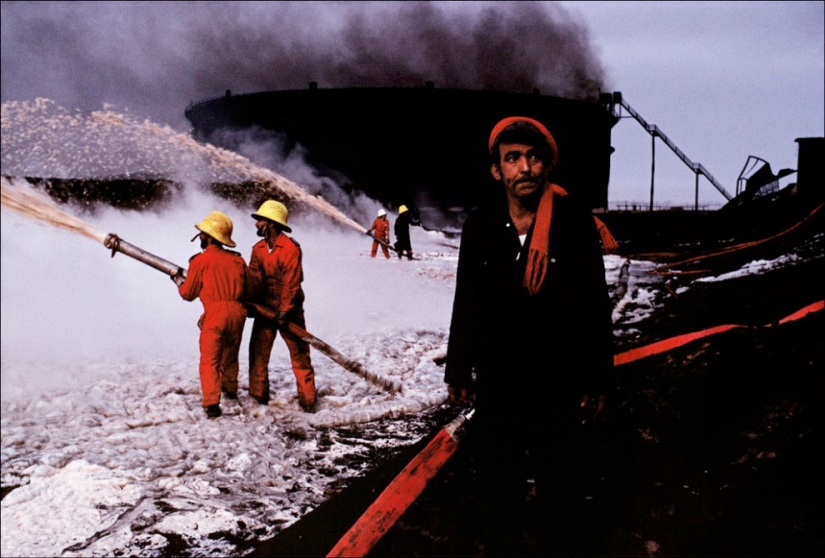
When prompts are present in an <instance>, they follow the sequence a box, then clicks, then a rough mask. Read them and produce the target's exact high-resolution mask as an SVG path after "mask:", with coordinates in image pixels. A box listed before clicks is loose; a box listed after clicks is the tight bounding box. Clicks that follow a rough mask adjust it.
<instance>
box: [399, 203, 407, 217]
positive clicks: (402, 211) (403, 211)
mask: <svg viewBox="0 0 825 558" xmlns="http://www.w3.org/2000/svg"><path fill="white" fill-rule="evenodd" d="M407 211H409V210H408V209H407V206H406V205H402V206H401V207H399V208H398V214H399V215H401V214H402V213H405V212H407Z"/></svg>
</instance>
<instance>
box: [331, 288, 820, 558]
mask: <svg viewBox="0 0 825 558" xmlns="http://www.w3.org/2000/svg"><path fill="white" fill-rule="evenodd" d="M823 309H825V300H819V301H817V302H814V303H812V304H809V305H807V306H805V307H803V308H801V309H799V310H797V311H796V312H793V313H792V314H789V315H788V316H786V317H784V318H782V319H781V320H779V321H778V322H775V323H776V324H777V325H781V324H785V323H788V322H791V321H795V320H798V319H800V318H803V317H805V316H807V315H808V314H811V313H813V312H819V311H821V310H823ZM772 325H774V324H773V323H769V324H766V325H765V326H763V327H771V326H772ZM747 327H749V326H744V325H738V324H728V325H721V326H716V327H712V328H708V329H704V330H701V331H697V332H693V333H686V334H684V335H678V336H676V337H671V338H670V339H665V340H663V341H658V342H656V343H651V344H650V345H645V346H644V347H637V348H635V349H631V350H629V351H624V352H621V353H618V354H616V355H614V357H613V364H614V365H615V366H620V365H622V364H627V363H629V362H633V361H635V360H639V359H642V358H645V357H648V356H651V355H655V354H659V353H663V352H666V351H669V350H672V349H675V348H677V347H681V346H683V345H686V344H687V343H690V342H691V341H695V340H697V339H702V338H704V337H709V336H711V335H715V334H717V333H722V332H725V331H730V330H732V329H737V328H747ZM472 416H473V411H472V410H470V411H469V412H467V411H465V412H463V413H462V414H459V416H458V417H456V419H454V420H453V421H452V422H450V423H449V424H448V425H447V426H445V427H444V428H442V429H441V430H440V431H439V432H438V433H437V434H436V435H435V437H434V438H433V439H432V441H431V442H430V443H429V444H427V446H426V447H425V448H424V449H423V450H422V451H421V452H420V453H418V455H416V456H415V457H414V458H413V459H412V461H410V462H409V464H408V465H407V466H406V467H405V468H404V469H403V470H402V471H401V472H400V473H399V474H398V475H397V476H396V477H395V478H394V479H393V480H392V481H391V482H390V484H389V485H388V486H387V487H386V488H385V489H384V491H383V492H382V493H381V494H380V495H379V496H378V498H377V499H376V500H375V501H374V502H373V503H372V504H371V505H370V506H369V508H367V510H366V511H365V512H364V514H363V515H361V517H360V518H358V520H357V521H356V522H355V524H354V525H353V526H352V527H351V528H350V529H349V530H348V531H347V532H346V533H345V534H344V536H343V537H341V539H340V540H339V541H338V543H337V544H336V545H335V546H334V547H333V548H332V550H330V551H329V553H328V554H327V557H337V556H366V555H367V554H368V553H369V552H370V550H372V548H373V547H374V546H375V545H376V544H378V541H380V540H381V538H382V537H383V536H384V535H385V534H386V533H387V532H388V531H389V530H390V528H391V527H392V526H393V525H394V524H395V522H396V521H397V520H398V519H399V518H400V517H401V516H402V515H403V513H404V512H405V511H406V509H407V508H408V507H409V506H410V505H411V504H412V503H413V502H414V501H415V500H416V498H418V496H419V495H420V494H421V493H422V492H423V491H424V488H425V487H426V484H427V483H428V482H429V481H430V480H431V479H432V478H433V477H435V475H436V474H437V473H438V471H439V470H440V469H441V467H443V466H444V464H445V463H446V462H447V461H448V460H449V459H450V457H452V455H453V454H454V453H455V452H456V450H457V449H458V443H459V440H460V437H461V433H463V432H464V430H465V429H466V427H467V422H468V421H469V420H470V419H471V418H472Z"/></svg>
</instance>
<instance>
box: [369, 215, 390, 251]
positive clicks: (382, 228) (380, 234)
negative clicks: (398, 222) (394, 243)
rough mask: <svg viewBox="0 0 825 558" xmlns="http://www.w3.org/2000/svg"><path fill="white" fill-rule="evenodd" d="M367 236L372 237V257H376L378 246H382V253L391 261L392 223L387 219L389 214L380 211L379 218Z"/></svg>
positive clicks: (373, 223)
mask: <svg viewBox="0 0 825 558" xmlns="http://www.w3.org/2000/svg"><path fill="white" fill-rule="evenodd" d="M367 234H368V235H370V236H372V237H373V239H372V250H371V251H370V257H373V258H374V257H375V256H376V254H378V246H379V245H381V251H382V252H384V257H385V258H387V259H389V257H390V251H389V248H388V246H389V245H390V222H389V220H388V219H387V212H386V211H384V210H383V209H379V210H378V216H377V217H376V218H375V221H373V222H372V227H370V229H369V230H368V231H367Z"/></svg>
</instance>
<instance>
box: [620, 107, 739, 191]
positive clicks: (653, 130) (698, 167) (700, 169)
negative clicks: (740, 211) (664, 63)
mask: <svg viewBox="0 0 825 558" xmlns="http://www.w3.org/2000/svg"><path fill="white" fill-rule="evenodd" d="M619 103H620V104H621V106H623V107H624V108H625V110H627V112H629V113H630V115H631V116H632V117H633V118H635V119H636V121H637V122H638V123H639V124H641V125H642V128H644V129H645V130H646V131H647V132H648V133H649V134H650V135H651V136H653V137H658V138H661V140H662V141H663V142H665V145H667V146H668V147H669V148H670V149H671V151H673V152H674V153H675V154H676V156H677V157H679V158H680V159H681V160H682V162H683V163H685V164H686V165H687V166H688V168H689V169H690V170H692V171H693V172H694V173H696V174H702V175H704V176H705V178H707V179H708V181H709V182H710V183H711V184H713V186H714V187H715V188H716V189H717V190H719V193H721V194H722V195H723V196H725V199H726V200H728V201H730V200H732V199H733V196H732V195H730V194H729V193H728V192H727V190H725V188H724V187H723V186H722V184H721V183H720V182H719V181H718V180H716V178H715V177H714V176H713V175H712V174H710V171H708V169H706V168H705V167H704V166H703V165H702V164H701V163H694V162H693V161H691V160H690V158H689V157H688V156H687V155H685V154H684V152H682V150H681V149H679V148H678V147H677V146H676V144H675V143H673V141H671V139H670V138H669V137H667V136H666V135H665V133H664V132H663V131H662V130H661V129H660V128H659V127H658V126H656V125H655V124H648V123H647V121H646V120H645V119H644V118H642V116H641V115H640V114H639V113H638V112H636V111H635V110H634V109H633V108H632V107H631V106H630V105H629V104H627V101H626V100H625V99H624V96H622V98H621V100H620V101H619Z"/></svg>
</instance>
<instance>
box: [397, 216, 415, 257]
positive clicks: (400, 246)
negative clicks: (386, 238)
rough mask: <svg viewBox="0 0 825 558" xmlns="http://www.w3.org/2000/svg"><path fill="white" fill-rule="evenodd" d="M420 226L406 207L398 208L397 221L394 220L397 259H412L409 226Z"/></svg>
mask: <svg viewBox="0 0 825 558" xmlns="http://www.w3.org/2000/svg"><path fill="white" fill-rule="evenodd" d="M418 224H420V223H419V222H418V220H417V219H414V218H413V216H412V212H411V211H410V210H409V208H408V207H407V206H406V205H402V206H401V207H399V208H398V219H396V220H395V251H396V252H398V259H399V260H400V259H401V257H402V256H406V257H407V259H408V260H411V259H413V250H412V243H411V242H410V225H418Z"/></svg>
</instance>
